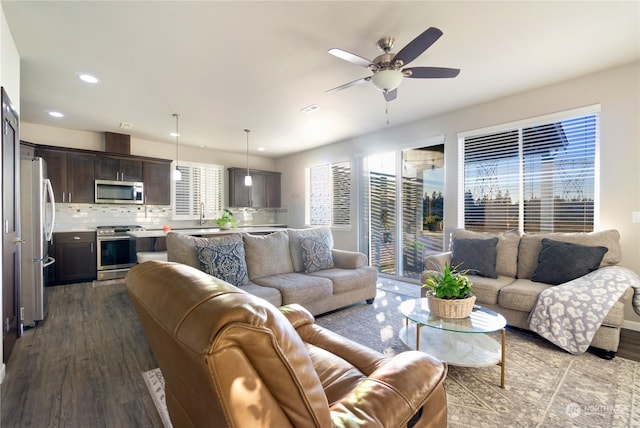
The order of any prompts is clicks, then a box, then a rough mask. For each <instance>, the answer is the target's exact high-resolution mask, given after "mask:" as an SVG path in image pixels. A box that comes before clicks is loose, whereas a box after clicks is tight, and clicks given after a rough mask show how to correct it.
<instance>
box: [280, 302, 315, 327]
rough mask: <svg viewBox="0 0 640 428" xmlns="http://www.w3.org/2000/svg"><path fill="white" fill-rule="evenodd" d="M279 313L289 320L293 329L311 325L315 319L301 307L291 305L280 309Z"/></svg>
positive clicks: (295, 304) (294, 304)
mask: <svg viewBox="0 0 640 428" xmlns="http://www.w3.org/2000/svg"><path fill="white" fill-rule="evenodd" d="M280 312H281V313H282V314H283V315H284V316H285V317H286V318H287V319H288V320H289V322H290V323H291V325H292V326H293V328H296V329H297V328H298V327H301V326H303V325H305V324H313V323H314V322H315V321H316V319H315V318H314V317H313V315H311V312H309V311H308V310H307V309H305V308H304V307H303V306H301V305H299V304H297V303H292V304H289V305H284V306H281V307H280Z"/></svg>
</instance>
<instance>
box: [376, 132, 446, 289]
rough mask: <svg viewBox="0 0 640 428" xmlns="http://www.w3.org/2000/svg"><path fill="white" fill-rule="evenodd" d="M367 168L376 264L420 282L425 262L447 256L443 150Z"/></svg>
mask: <svg viewBox="0 0 640 428" xmlns="http://www.w3.org/2000/svg"><path fill="white" fill-rule="evenodd" d="M364 166H365V167H364V171H363V172H364V175H363V177H366V178H367V181H368V189H367V191H366V194H367V195H366V198H364V199H365V200H366V203H367V205H366V206H367V207H368V213H367V214H368V226H369V227H368V228H369V230H368V244H369V258H370V260H371V264H372V265H373V266H375V267H377V268H378V271H379V272H380V273H384V274H389V275H392V276H397V277H403V278H407V279H412V280H419V278H420V273H421V272H422V271H423V270H424V267H423V260H424V257H425V256H426V255H427V254H429V253H434V252H440V251H442V250H443V232H442V231H443V218H444V215H443V214H444V212H443V209H444V196H443V195H444V145H442V144H440V145H436V146H430V147H424V148H418V149H409V150H404V151H402V152H389V153H382V154H376V155H372V156H369V157H367V158H366V159H365V161H364Z"/></svg>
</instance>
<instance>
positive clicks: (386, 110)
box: [384, 101, 389, 126]
mask: <svg viewBox="0 0 640 428" xmlns="http://www.w3.org/2000/svg"><path fill="white" fill-rule="evenodd" d="M386 104H387V106H386V107H385V109H384V114H385V115H386V116H387V126H389V101H387V102H386Z"/></svg>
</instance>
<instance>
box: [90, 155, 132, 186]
mask: <svg viewBox="0 0 640 428" xmlns="http://www.w3.org/2000/svg"><path fill="white" fill-rule="evenodd" d="M95 173H96V179H98V180H114V181H142V179H143V171H142V161H140V160H139V159H131V158H126V157H120V156H109V155H100V156H97V157H96V166H95Z"/></svg>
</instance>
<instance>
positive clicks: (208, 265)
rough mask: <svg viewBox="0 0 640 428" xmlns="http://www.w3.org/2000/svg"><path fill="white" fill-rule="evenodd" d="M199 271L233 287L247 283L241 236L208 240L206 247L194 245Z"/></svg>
mask: <svg viewBox="0 0 640 428" xmlns="http://www.w3.org/2000/svg"><path fill="white" fill-rule="evenodd" d="M195 248H196V254H197V255H198V260H199V262H200V270H203V271H205V272H206V273H208V274H209V275H213V276H215V277H216V278H220V279H221V280H223V281H227V282H228V283H230V284H233V285H235V286H241V285H246V284H248V283H249V276H248V275H247V263H246V262H245V254H244V244H243V241H242V236H240V235H237V234H235V235H230V236H222V237H219V238H210V239H209V242H208V243H207V244H206V245H201V244H196V247H195Z"/></svg>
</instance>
